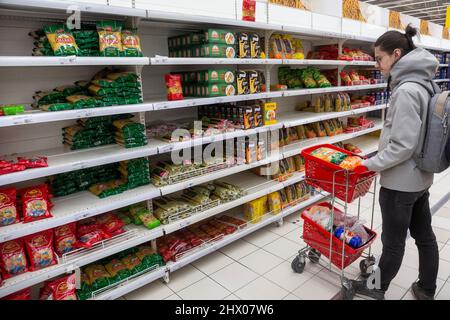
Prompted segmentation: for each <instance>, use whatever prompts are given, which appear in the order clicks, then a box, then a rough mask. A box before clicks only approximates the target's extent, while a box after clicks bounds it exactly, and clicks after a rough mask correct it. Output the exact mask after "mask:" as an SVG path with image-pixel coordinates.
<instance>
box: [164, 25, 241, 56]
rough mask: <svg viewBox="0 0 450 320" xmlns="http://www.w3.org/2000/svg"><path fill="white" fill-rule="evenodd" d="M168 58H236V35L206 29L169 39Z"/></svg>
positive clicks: (220, 30)
mask: <svg viewBox="0 0 450 320" xmlns="http://www.w3.org/2000/svg"><path fill="white" fill-rule="evenodd" d="M168 45H169V57H173V58H191V57H194V58H195V57H208V58H236V35H235V34H234V33H233V32H231V31H229V30H222V29H207V30H205V31H203V32H202V33H190V34H187V35H181V36H177V37H172V38H169V40H168Z"/></svg>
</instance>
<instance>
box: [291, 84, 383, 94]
mask: <svg viewBox="0 0 450 320" xmlns="http://www.w3.org/2000/svg"><path fill="white" fill-rule="evenodd" d="M386 86H387V84H386V83H379V84H368V85H359V86H339V87H329V88H315V89H299V90H286V91H283V96H284V97H293V96H304V95H309V94H320V93H333V92H346V91H358V90H373V89H383V88H386Z"/></svg>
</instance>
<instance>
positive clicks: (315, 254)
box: [308, 249, 321, 263]
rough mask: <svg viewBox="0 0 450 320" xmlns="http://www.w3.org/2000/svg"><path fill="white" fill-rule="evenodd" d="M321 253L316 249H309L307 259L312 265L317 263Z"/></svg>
mask: <svg viewBox="0 0 450 320" xmlns="http://www.w3.org/2000/svg"><path fill="white" fill-rule="evenodd" d="M320 255H321V253H320V252H319V251H317V250H316V249H311V250H309V252H308V258H309V260H310V261H311V262H312V263H319V259H320Z"/></svg>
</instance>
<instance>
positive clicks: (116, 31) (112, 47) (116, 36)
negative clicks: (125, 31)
mask: <svg viewBox="0 0 450 320" xmlns="http://www.w3.org/2000/svg"><path fill="white" fill-rule="evenodd" d="M97 31H98V39H99V49H100V55H101V56H104V57H119V56H120V55H121V52H122V36H121V31H122V23H120V22H119V21H99V22H97Z"/></svg>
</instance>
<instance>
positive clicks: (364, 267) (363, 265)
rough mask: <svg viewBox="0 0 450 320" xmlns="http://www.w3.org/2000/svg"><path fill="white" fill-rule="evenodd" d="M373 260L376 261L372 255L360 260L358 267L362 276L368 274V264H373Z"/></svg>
mask: <svg viewBox="0 0 450 320" xmlns="http://www.w3.org/2000/svg"><path fill="white" fill-rule="evenodd" d="M375 262H376V260H375V257H374V256H370V257H368V258H366V259H364V260H361V261H360V263H359V269H360V270H361V276H362V277H368V276H370V273H368V272H367V270H368V269H369V267H370V266H373V265H375Z"/></svg>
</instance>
